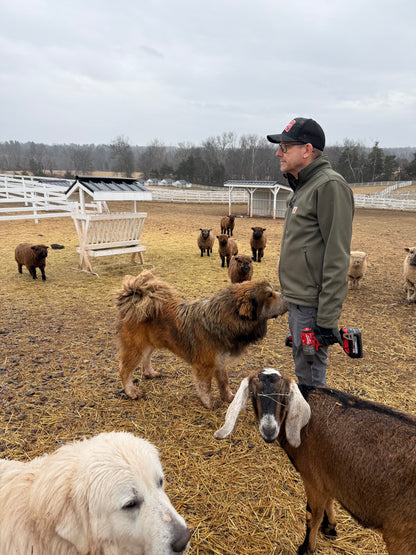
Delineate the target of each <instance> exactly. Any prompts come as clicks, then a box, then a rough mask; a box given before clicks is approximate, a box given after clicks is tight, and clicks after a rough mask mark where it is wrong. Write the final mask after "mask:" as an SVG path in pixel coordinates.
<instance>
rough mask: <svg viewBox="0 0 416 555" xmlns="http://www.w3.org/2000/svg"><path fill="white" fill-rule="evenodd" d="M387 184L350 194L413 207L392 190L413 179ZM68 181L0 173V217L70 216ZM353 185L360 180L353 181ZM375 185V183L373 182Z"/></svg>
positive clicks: (239, 198)
mask: <svg viewBox="0 0 416 555" xmlns="http://www.w3.org/2000/svg"><path fill="white" fill-rule="evenodd" d="M381 184H382V185H388V186H387V187H386V189H385V190H384V191H381V193H375V194H372V195H358V194H355V195H354V199H355V205H356V206H357V207H361V208H382V209H386V210H406V211H416V199H415V198H412V197H413V196H414V193H412V192H410V193H409V194H406V196H405V195H404V193H405V191H400V193H398V192H396V194H395V195H396V196H395V197H393V196H391V195H393V194H394V191H395V190H396V189H398V188H402V187H407V186H410V185H412V184H416V182H411V181H406V182H404V181H401V182H393V183H392V182H391V181H390V182H383V183H379V184H378V185H381ZM69 185H70V182H69V181H65V180H59V179H52V178H47V179H46V178H40V177H27V176H16V175H13V176H12V175H6V174H0V220H22V219H34V220H35V221H36V222H38V220H39V219H40V218H52V217H53V218H57V217H65V216H70V215H71V214H72V212H73V211H76V208H77V206H76V204H77V203H75V202H70V201H68V199H67V198H66V196H65V191H66V189H67V188H68V187H69ZM356 185H357V186H359V185H361V186H362V184H356ZM374 185H376V184H374ZM151 191H152V200H154V201H163V202H184V203H205V204H207V203H211V204H228V201H229V192H228V191H221V190H218V189H216V190H209V191H202V190H189V189H165V188H163V189H158V188H153V187H152V188H151ZM231 202H232V204H247V203H248V194H247V193H246V192H245V191H237V190H234V191H232V192H231ZM88 207H89V208H90V209H92V210H96V211H100V208H99V207H97V205H96V203H93V204H91V205H88Z"/></svg>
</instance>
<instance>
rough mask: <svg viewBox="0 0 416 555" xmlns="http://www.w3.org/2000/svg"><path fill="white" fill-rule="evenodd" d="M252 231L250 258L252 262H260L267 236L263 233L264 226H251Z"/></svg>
mask: <svg viewBox="0 0 416 555" xmlns="http://www.w3.org/2000/svg"><path fill="white" fill-rule="evenodd" d="M251 229H252V230H253V233H252V234H251V238H250V247H251V252H252V253H253V257H252V259H253V260H254V262H261V259H262V258H263V256H264V249H265V248H266V243H267V237H266V234H265V233H264V232H265V231H266V228H265V227H252V228H251Z"/></svg>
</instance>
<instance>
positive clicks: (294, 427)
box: [286, 382, 311, 447]
mask: <svg viewBox="0 0 416 555" xmlns="http://www.w3.org/2000/svg"><path fill="white" fill-rule="evenodd" d="M310 417H311V407H310V406H309V404H308V403H307V402H306V401H305V399H304V397H303V395H302V393H301V392H300V391H299V388H298V386H297V384H296V383H295V382H291V384H290V391H289V402H288V409H287V417H286V437H287V440H288V442H289V443H290V445H291V446H292V447H299V445H300V431H301V429H302V428H303V427H304V426H306V424H307V423H308V422H309V419H310Z"/></svg>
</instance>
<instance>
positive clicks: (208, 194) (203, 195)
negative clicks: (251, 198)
mask: <svg viewBox="0 0 416 555" xmlns="http://www.w3.org/2000/svg"><path fill="white" fill-rule="evenodd" d="M150 190H151V191H152V200H159V201H163V202H189V203H205V204H208V203H211V204H227V203H228V198H229V196H228V191H218V190H215V191H214V190H212V191H196V190H192V191H190V190H187V189H156V188H154V187H150ZM231 201H232V202H233V203H234V204H247V202H248V194H247V193H246V192H245V191H232V193H231Z"/></svg>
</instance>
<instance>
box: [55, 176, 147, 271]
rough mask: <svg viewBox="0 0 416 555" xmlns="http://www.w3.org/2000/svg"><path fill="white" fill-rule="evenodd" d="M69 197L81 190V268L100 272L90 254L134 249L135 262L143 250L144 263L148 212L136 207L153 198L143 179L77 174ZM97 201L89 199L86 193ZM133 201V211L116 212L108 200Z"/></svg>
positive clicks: (78, 217) (77, 211)
mask: <svg viewBox="0 0 416 555" xmlns="http://www.w3.org/2000/svg"><path fill="white" fill-rule="evenodd" d="M65 194H66V197H67V198H68V199H69V197H71V196H72V195H76V194H78V198H79V202H77V203H74V206H75V209H74V211H73V212H72V219H73V221H74V224H75V229H76V230H77V233H78V238H79V247H78V248H77V252H78V253H79V255H80V258H79V264H78V269H79V270H84V271H87V272H89V273H91V274H94V275H97V274H96V273H95V272H93V270H92V266H91V261H90V257H95V256H108V255H115V254H126V253H131V255H132V257H131V261H132V262H133V263H134V262H135V257H136V254H137V253H139V257H140V261H141V263H142V264H144V259H143V251H145V250H146V247H145V246H144V245H142V244H141V241H140V236H141V233H142V229H143V225H144V221H145V219H146V217H147V213H146V212H137V211H136V202H137V201H144V200H152V193H151V192H150V191H148V190H147V189H146V187H145V186H144V185H143V183H142V182H141V181H138V180H136V179H130V178H124V177H123V178H118V177H117V178H116V177H96V176H79V177H78V176H77V177H76V178H75V181H74V183H73V184H72V185H71V186H70V187H69V189H67V191H66V193H65ZM86 196H87V197H90V198H91V200H92V201H93V202H92V204H91V203H87V202H86V201H85V200H86V199H85V197H86ZM110 201H132V202H133V211H132V212H112V213H110V211H109V210H108V206H107V202H110Z"/></svg>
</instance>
